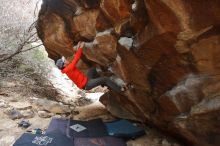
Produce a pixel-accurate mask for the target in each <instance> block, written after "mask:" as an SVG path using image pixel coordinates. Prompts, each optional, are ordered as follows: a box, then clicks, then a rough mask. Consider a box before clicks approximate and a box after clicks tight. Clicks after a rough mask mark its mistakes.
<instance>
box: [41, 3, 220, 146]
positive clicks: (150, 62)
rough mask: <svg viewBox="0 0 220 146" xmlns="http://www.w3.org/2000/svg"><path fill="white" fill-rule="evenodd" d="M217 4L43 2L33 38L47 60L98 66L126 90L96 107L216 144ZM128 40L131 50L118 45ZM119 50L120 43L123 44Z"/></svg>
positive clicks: (202, 144)
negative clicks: (75, 55)
mask: <svg viewBox="0 0 220 146" xmlns="http://www.w3.org/2000/svg"><path fill="white" fill-rule="evenodd" d="M219 6H220V1H219V0H212V1H207V0H193V1H192V0H185V1H182V0H176V1H170V0H136V1H135V0H111V1H110V0H100V1H99V0H95V1H86V0H63V1H62V0H44V3H43V5H42V8H41V11H40V13H39V19H38V34H39V36H40V38H41V39H42V41H43V43H44V45H45V47H46V48H47V51H48V53H49V56H50V57H51V58H53V59H54V60H55V59H57V58H59V57H60V56H61V55H64V56H66V57H69V56H71V55H72V52H71V50H72V49H71V47H72V45H76V43H77V42H78V41H86V42H87V45H86V46H87V47H86V48H85V50H84V52H83V54H84V56H83V57H82V60H81V64H82V66H79V67H80V68H81V67H82V68H83V69H84V70H85V66H87V67H89V66H91V65H96V66H98V67H100V68H101V69H102V71H103V73H104V74H105V75H109V76H112V77H113V78H115V79H117V80H119V81H120V84H124V83H127V84H128V85H129V87H130V88H129V90H127V91H125V92H123V93H121V94H116V93H114V92H113V91H109V92H108V93H106V94H105V95H103V96H102V98H101V101H102V102H103V103H104V105H106V107H107V108H108V109H109V111H110V112H111V113H112V114H113V115H115V116H118V117H123V118H129V119H133V120H139V121H143V122H150V123H153V124H154V125H156V126H157V127H159V128H160V129H162V130H165V131H168V132H169V133H171V134H173V135H178V137H181V138H183V139H185V140H187V142H189V143H190V144H193V145H197V146H211V145H214V146H218V145H220V141H219V139H220V128H219V127H220V119H219V114H220V100H219V93H220V90H219V89H220V83H219V82H220V59H219V55H220V49H219V48H220V25H219V23H220V9H219ZM121 37H129V38H131V39H133V43H132V46H131V47H127V46H126V45H125V46H123V44H122V43H119V40H120V39H121ZM121 44H122V45H121Z"/></svg>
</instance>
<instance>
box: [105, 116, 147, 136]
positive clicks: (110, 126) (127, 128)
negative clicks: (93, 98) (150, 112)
mask: <svg viewBox="0 0 220 146" xmlns="http://www.w3.org/2000/svg"><path fill="white" fill-rule="evenodd" d="M105 125H106V127H107V130H108V134H109V135H110V136H115V137H121V138H127V139H130V138H132V139H134V138H137V137H139V136H142V135H144V134H145V130H144V129H143V128H141V127H138V126H136V125H135V124H133V123H131V122H129V121H127V120H116V121H113V122H109V123H105Z"/></svg>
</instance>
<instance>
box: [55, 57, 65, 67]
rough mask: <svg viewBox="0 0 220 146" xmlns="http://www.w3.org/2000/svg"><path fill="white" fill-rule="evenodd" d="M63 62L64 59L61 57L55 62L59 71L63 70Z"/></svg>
mask: <svg viewBox="0 0 220 146" xmlns="http://www.w3.org/2000/svg"><path fill="white" fill-rule="evenodd" d="M64 62H65V59H63V57H62V58H60V59H58V60H57V61H56V66H57V67H58V68H59V69H60V70H62V69H64Z"/></svg>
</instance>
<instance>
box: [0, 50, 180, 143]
mask: <svg viewBox="0 0 220 146" xmlns="http://www.w3.org/2000/svg"><path fill="white" fill-rule="evenodd" d="M38 53H39V52H38ZM34 54H35V55H36V54H37V53H36V52H35V53H34ZM26 56H28V58H32V60H33V56H31V55H30V54H29V55H26ZM42 56H44V55H42V54H41V57H42ZM24 58H25V57H24ZM28 58H27V57H26V58H25V61H24V59H21V58H19V57H16V58H15V59H12V60H9V61H6V62H3V63H1V64H0V117H1V119H0V146H11V145H13V143H14V142H15V140H16V139H17V138H18V137H19V136H20V135H21V134H22V133H24V132H26V131H28V130H32V129H35V128H41V129H46V128H47V126H48V124H49V122H50V120H51V118H52V117H63V118H73V119H80V120H88V119H94V118H102V119H103V120H104V121H111V120H114V119H115V117H113V116H112V115H111V114H110V113H109V112H108V111H107V110H106V109H105V107H104V106H103V105H102V104H101V103H100V102H99V101H98V99H99V97H100V96H101V95H102V94H103V93H102V92H98V91H105V90H106V89H104V90H103V89H101V90H100V89H95V91H96V92H97V93H92V92H94V91H90V93H85V92H83V91H80V90H78V89H76V87H75V86H74V85H72V83H71V82H70V81H68V80H67V79H66V78H65V77H63V76H62V75H61V74H59V72H58V73H57V72H56V71H57V70H56V69H54V70H55V71H53V72H49V70H48V69H50V70H53V69H52V68H54V66H53V62H51V65H48V64H47V67H43V70H41V71H39V70H38V69H37V66H38V65H39V64H40V65H41V66H43V62H44V61H45V57H42V58H41V59H40V60H41V61H40V62H38V65H36V64H33V62H29V61H28ZM34 58H37V57H34ZM38 59H39V56H38ZM46 59H47V58H46ZM38 67H39V66H38ZM43 71H47V74H46V73H45V72H43ZM45 75H47V76H48V77H47V78H46V77H45ZM22 119H25V120H29V122H30V123H31V126H30V127H29V128H27V129H22V128H20V127H18V124H17V123H19V122H20V121H21V120H22ZM146 133H147V134H146V135H145V136H143V137H141V138H138V139H136V140H131V141H128V142H127V144H128V146H180V144H178V143H177V142H175V141H174V140H172V139H171V138H169V137H167V136H166V135H164V134H161V133H160V132H158V131H157V130H155V129H153V128H150V127H146Z"/></svg>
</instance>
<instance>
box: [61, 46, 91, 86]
mask: <svg viewBox="0 0 220 146" xmlns="http://www.w3.org/2000/svg"><path fill="white" fill-rule="evenodd" d="M81 54H82V48H79V49H78V51H77V52H76V54H75V56H74V59H73V61H72V62H71V63H70V64H69V65H67V67H65V68H64V69H63V70H62V73H65V74H66V75H67V76H68V77H69V78H70V79H71V80H72V81H73V82H74V83H75V84H76V85H77V87H79V88H80V89H83V88H84V87H85V85H86V83H87V81H88V78H87V77H86V76H85V75H84V74H83V73H82V72H80V71H79V70H78V69H77V68H76V67H75V66H76V64H77V62H78V61H79V59H80V57H81Z"/></svg>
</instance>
